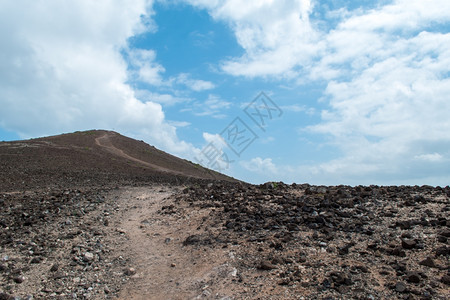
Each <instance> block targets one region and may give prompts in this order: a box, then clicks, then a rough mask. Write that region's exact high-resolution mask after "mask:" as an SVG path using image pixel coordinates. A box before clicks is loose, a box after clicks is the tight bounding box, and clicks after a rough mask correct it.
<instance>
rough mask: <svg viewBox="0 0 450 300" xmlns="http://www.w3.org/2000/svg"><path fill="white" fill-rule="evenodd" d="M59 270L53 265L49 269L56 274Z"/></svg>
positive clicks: (57, 266) (56, 265)
mask: <svg viewBox="0 0 450 300" xmlns="http://www.w3.org/2000/svg"><path fill="white" fill-rule="evenodd" d="M58 269H59V265H58V264H53V266H52V267H51V268H50V272H56V271H58Z"/></svg>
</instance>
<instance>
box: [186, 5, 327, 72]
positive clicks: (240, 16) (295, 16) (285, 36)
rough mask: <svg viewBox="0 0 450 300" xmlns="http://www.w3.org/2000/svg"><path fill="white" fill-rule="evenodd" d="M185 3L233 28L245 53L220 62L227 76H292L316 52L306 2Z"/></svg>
mask: <svg viewBox="0 0 450 300" xmlns="http://www.w3.org/2000/svg"><path fill="white" fill-rule="evenodd" d="M186 1H187V2H189V3H191V4H192V5H195V6H197V7H201V8H206V9H207V10H208V11H209V13H210V14H211V15H212V16H213V18H214V19H216V20H223V21H225V22H228V23H229V24H230V27H231V28H232V29H233V31H234V33H235V36H236V39H237V42H238V43H239V44H240V45H241V47H242V48H243V49H244V50H245V54H244V55H243V56H242V57H239V58H235V59H231V60H228V61H225V62H224V63H223V65H222V68H223V70H224V71H225V72H227V73H229V74H232V75H236V76H239V75H242V76H247V77H254V76H265V75H278V76H281V77H292V76H294V75H295V74H296V72H294V68H295V67H297V66H300V65H303V64H307V62H309V60H310V59H311V57H313V56H315V55H316V53H317V52H318V51H319V50H320V47H321V46H320V44H321V43H320V40H319V39H318V35H317V32H316V31H315V30H314V29H313V28H312V26H311V24H310V22H309V14H310V12H311V10H312V4H311V1H310V0H279V1H271V0H265V1H261V0H248V1H241V0H226V1H203V0H200V1H199V0H186Z"/></svg>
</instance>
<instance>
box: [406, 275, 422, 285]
mask: <svg viewBox="0 0 450 300" xmlns="http://www.w3.org/2000/svg"><path fill="white" fill-rule="evenodd" d="M406 280H407V281H408V282H411V283H420V280H421V278H420V275H419V274H418V273H416V272H411V273H409V274H408V276H407V277H406Z"/></svg>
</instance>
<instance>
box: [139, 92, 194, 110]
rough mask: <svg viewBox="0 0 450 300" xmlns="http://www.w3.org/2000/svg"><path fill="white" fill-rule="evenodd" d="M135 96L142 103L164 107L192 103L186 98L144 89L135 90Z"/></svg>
mask: <svg viewBox="0 0 450 300" xmlns="http://www.w3.org/2000/svg"><path fill="white" fill-rule="evenodd" d="M135 95H136V97H137V98H138V99H140V100H141V101H143V102H147V101H151V102H156V103H160V104H162V105H165V106H172V105H175V104H177V103H187V102H190V101H192V99H191V98H188V97H183V96H177V95H172V94H160V93H156V92H152V91H150V90H144V89H140V90H135Z"/></svg>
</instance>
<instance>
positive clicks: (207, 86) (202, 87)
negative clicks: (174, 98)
mask: <svg viewBox="0 0 450 300" xmlns="http://www.w3.org/2000/svg"><path fill="white" fill-rule="evenodd" d="M175 82H177V83H178V84H183V85H185V86H186V87H187V88H189V89H191V90H193V91H196V92H201V91H206V90H211V89H213V88H215V87H216V86H215V85H214V84H213V83H212V82H210V81H206V80H200V79H192V78H190V76H189V74H186V73H181V74H179V75H178V76H177V78H176V79H175Z"/></svg>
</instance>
